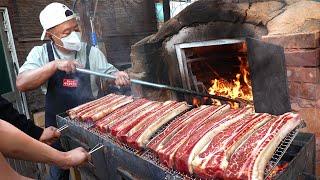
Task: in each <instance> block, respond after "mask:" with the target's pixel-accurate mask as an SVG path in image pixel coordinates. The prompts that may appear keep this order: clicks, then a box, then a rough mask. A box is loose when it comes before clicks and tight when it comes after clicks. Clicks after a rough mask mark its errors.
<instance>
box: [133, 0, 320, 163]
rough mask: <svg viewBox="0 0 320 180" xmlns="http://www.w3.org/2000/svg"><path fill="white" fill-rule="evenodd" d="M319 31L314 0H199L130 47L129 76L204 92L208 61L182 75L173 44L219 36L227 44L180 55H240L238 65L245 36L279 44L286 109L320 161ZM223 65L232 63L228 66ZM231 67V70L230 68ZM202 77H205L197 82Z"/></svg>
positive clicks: (319, 10) (147, 91)
mask: <svg viewBox="0 0 320 180" xmlns="http://www.w3.org/2000/svg"><path fill="white" fill-rule="evenodd" d="M319 31H320V3H319V2H315V1H307V0H297V1H294V0H278V1H262V0H260V1H258V0H257V1H252V0H250V1H249V0H199V1H197V2H195V3H193V4H192V5H190V6H189V7H187V8H186V9H185V10H183V11H182V12H181V13H180V14H178V15H177V16H175V17H174V18H172V19H170V20H169V21H167V22H166V23H165V24H164V25H163V27H162V28H161V29H160V30H159V31H158V33H156V34H153V35H151V36H149V37H146V38H144V39H143V40H141V41H139V42H138V43H136V44H135V45H134V46H132V51H131V60H132V64H133V67H132V69H131V74H132V76H133V77H135V78H138V79H142V80H146V81H150V82H156V83H163V84H168V85H172V86H177V87H184V88H188V89H193V90H198V91H201V89H203V87H205V88H204V89H206V90H208V86H211V85H212V84H210V83H212V82H210V81H211V80H214V79H216V77H215V75H214V72H215V71H214V70H213V69H211V67H212V64H211V65H209V66H208V64H207V65H206V64H204V63H200V64H199V63H198V64H196V63H194V64H193V67H192V68H193V71H192V72H191V74H192V75H190V72H188V73H189V74H185V76H182V74H181V69H179V68H180V67H181V65H180V66H179V59H181V54H179V52H178V51H179V50H178V51H177V46H180V45H190V44H192V43H199V42H200V43H201V42H202V43H205V42H211V43H212V44H215V43H219V40H220V43H221V40H226V41H228V40H229V42H232V43H225V45H223V46H220V47H219V46H208V47H207V48H202V49H201V48H195V47H193V48H189V49H187V50H185V51H184V53H183V55H184V56H185V57H183V58H184V59H191V61H192V59H193V61H197V62H200V61H201V58H203V57H204V56H206V55H208V54H206V53H208V52H211V53H210V56H216V57H215V58H216V59H219V58H224V59H228V58H233V59H239V61H237V63H238V65H239V66H240V65H241V59H243V58H245V53H246V48H247V47H246V45H245V43H243V42H244V41H243V39H245V38H248V37H250V38H254V39H258V40H260V41H264V42H267V43H271V44H275V45H278V46H281V47H282V48H283V49H284V55H285V62H286V69H287V79H288V86H289V95H290V103H291V108H292V110H293V111H297V112H299V113H300V114H301V115H302V117H303V118H304V120H305V121H306V123H307V128H306V131H308V132H312V133H315V134H316V136H317V142H318V147H317V150H318V153H317V154H318V159H317V160H318V162H320V157H319V154H320V153H319V150H320V121H319V117H320V116H319V115H320V93H319V90H320V84H319V83H320V74H319V61H320V60H319V59H320V58H319V51H320V49H319V42H320V41H319V37H320V33H319ZM212 44H211V45H212ZM178 49H179V48H178ZM231 50H233V51H232V52H231ZM177 52H178V53H177ZM212 52H217V53H214V54H212ZM234 62H236V61H234ZM212 63H213V64H214V62H212ZM186 65H187V66H188V65H189V66H191V65H192V64H191V63H190V64H188V63H187V64H186ZM215 65H217V66H219V65H221V64H215ZM227 66H230V67H232V64H231V65H230V64H228V65H227ZM205 67H208V68H205ZM220 67H221V66H220ZM221 68H222V69H223V68H226V66H225V67H221ZM221 68H219V69H221ZM230 71H233V70H232V68H231V69H230ZM235 74H237V72H235ZM202 76H205V78H202V81H198V79H199V78H201V77H202ZM185 78H188V79H189V80H187V79H185ZM206 78H207V79H206ZM231 78H234V76H233V77H231ZM190 82H193V83H191V84H190ZM133 92H134V93H135V94H139V95H140V96H144V97H148V98H150V99H157V100H166V99H180V97H181V95H179V94H177V93H174V92H169V91H159V90H157V89H151V88H148V87H142V86H134V88H133ZM274 93H276V92H274Z"/></svg>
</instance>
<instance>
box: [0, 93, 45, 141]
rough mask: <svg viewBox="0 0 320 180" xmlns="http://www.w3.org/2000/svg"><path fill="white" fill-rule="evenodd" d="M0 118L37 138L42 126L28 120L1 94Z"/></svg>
mask: <svg viewBox="0 0 320 180" xmlns="http://www.w3.org/2000/svg"><path fill="white" fill-rule="evenodd" d="M0 119H2V120H4V121H7V122H8V123H10V124H12V125H14V126H15V127H17V128H18V129H20V130H21V131H23V132H24V133H26V134H28V135H29V136H31V137H33V138H34V139H37V140H38V139H39V138H40V136H41V134H42V132H43V129H42V128H40V127H38V126H36V125H35V124H34V123H33V122H32V121H31V120H28V119H27V117H26V116H25V115H23V114H19V112H18V111H17V110H16V109H14V108H13V105H12V104H11V103H10V102H9V101H7V100H6V99H5V98H3V97H2V96H0Z"/></svg>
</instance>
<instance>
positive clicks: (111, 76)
mask: <svg viewBox="0 0 320 180" xmlns="http://www.w3.org/2000/svg"><path fill="white" fill-rule="evenodd" d="M77 71H78V72H80V73H85V74H90V75H96V76H100V77H105V78H108V79H114V80H115V79H116V77H115V76H113V75H110V74H103V73H99V72H95V71H91V70H87V69H80V68H77ZM130 82H131V83H135V84H140V85H145V86H149V87H154V88H159V89H167V90H171V91H175V92H180V93H185V94H191V95H196V96H201V97H209V98H214V99H218V100H222V101H231V102H237V103H240V104H241V103H243V102H241V101H240V100H237V99H230V98H226V97H223V96H217V95H212V94H205V93H199V92H196V91H191V90H187V89H183V88H179V87H172V86H168V85H165V84H157V83H151V82H147V81H141V80H138V79H130Z"/></svg>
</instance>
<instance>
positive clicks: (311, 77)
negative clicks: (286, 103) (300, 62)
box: [287, 67, 320, 83]
mask: <svg viewBox="0 0 320 180" xmlns="http://www.w3.org/2000/svg"><path fill="white" fill-rule="evenodd" d="M287 77H288V80H289V81H294V82H306V83H319V81H320V73H319V68H318V67H287Z"/></svg>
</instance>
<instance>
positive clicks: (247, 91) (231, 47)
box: [176, 39, 253, 108]
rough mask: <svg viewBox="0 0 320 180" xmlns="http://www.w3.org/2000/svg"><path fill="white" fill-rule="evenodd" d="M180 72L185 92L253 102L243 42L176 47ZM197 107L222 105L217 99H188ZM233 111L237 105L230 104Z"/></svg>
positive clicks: (186, 44) (223, 40) (218, 41)
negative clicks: (191, 91)
mask: <svg viewBox="0 0 320 180" xmlns="http://www.w3.org/2000/svg"><path fill="white" fill-rule="evenodd" d="M176 51H177V56H178V60H179V69H180V74H181V78H182V82H183V86H184V88H186V89H190V90H194V91H197V92H201V93H209V94H213V95H219V96H224V97H227V98H231V99H240V100H246V101H250V102H251V101H252V100H253V95H252V86H251V79H250V71H249V63H248V53H247V44H246V41H245V40H241V39H220V40H212V41H204V42H192V43H184V44H179V45H177V46H176ZM186 99H187V100H188V101H189V102H190V103H191V102H192V103H193V104H194V105H201V104H207V103H213V104H217V105H219V104H221V102H220V101H218V100H208V99H203V98H197V97H186ZM231 105H232V106H233V107H234V108H236V107H238V104H236V103H232V104H231Z"/></svg>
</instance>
